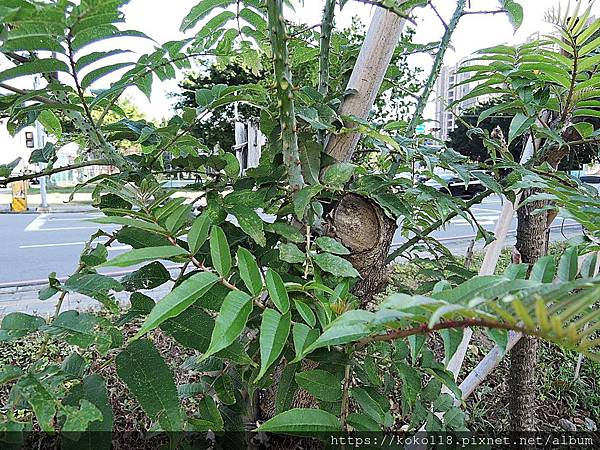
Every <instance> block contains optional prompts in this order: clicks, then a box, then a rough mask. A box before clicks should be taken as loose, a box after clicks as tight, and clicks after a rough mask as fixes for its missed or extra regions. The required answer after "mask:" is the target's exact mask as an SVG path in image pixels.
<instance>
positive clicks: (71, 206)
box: [0, 189, 93, 214]
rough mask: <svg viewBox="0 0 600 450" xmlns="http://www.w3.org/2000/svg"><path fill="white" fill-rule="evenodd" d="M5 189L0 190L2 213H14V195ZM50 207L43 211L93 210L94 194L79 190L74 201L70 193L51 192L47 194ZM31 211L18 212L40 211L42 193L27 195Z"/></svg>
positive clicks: (30, 212) (32, 212) (0, 211)
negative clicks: (12, 209) (12, 205)
mask: <svg viewBox="0 0 600 450" xmlns="http://www.w3.org/2000/svg"><path fill="white" fill-rule="evenodd" d="M7 191H8V190H7V189H3V190H2V191H0V214H7V213H12V211H11V209H10V204H11V201H12V195H11V193H10V191H8V192H7ZM47 199H48V209H47V210H45V211H43V212H89V211H92V210H93V207H92V194H91V193H85V192H81V193H80V192H78V193H76V194H75V195H74V196H73V201H71V202H69V201H68V200H69V194H65V193H50V194H48V196H47ZM27 203H28V206H29V211H27V212H25V213H18V214H35V213H38V212H40V211H38V208H39V206H40V204H41V203H42V198H41V195H40V194H30V195H28V196H27Z"/></svg>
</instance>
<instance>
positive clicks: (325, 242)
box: [315, 236, 350, 255]
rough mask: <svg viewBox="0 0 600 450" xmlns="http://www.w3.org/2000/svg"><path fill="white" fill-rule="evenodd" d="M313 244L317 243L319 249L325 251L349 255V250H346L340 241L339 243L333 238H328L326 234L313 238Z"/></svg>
mask: <svg viewBox="0 0 600 450" xmlns="http://www.w3.org/2000/svg"><path fill="white" fill-rule="evenodd" d="M315 244H317V246H318V247H319V248H320V249H321V250H323V251H325V252H329V253H333V254H335V255H349V254H350V250H348V249H347V248H346V247H344V246H343V245H342V244H341V243H339V242H338V241H336V240H335V239H333V238H330V237H328V236H320V237H318V238H317V239H316V240H315Z"/></svg>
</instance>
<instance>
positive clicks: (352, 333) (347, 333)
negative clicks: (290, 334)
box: [303, 324, 369, 355]
mask: <svg viewBox="0 0 600 450" xmlns="http://www.w3.org/2000/svg"><path fill="white" fill-rule="evenodd" d="M368 334H369V330H368V328H367V327H366V326H365V325H362V324H354V325H337V324H332V325H331V327H330V328H328V329H327V330H325V332H323V334H322V335H321V336H319V338H318V339H317V340H316V341H315V342H314V343H312V344H311V345H309V346H308V347H307V348H305V349H304V352H303V355H308V354H309V353H311V352H312V351H314V350H316V349H318V348H321V347H327V346H329V345H342V344H348V343H350V342H354V341H357V340H359V339H361V338H363V337H365V336H367V335H368Z"/></svg>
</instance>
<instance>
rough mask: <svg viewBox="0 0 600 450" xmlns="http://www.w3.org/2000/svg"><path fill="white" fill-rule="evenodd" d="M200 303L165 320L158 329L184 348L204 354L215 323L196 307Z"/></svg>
mask: <svg viewBox="0 0 600 450" xmlns="http://www.w3.org/2000/svg"><path fill="white" fill-rule="evenodd" d="M200 303H202V302H201V301H200V302H198V303H195V304H193V305H192V306H190V307H189V308H188V309H186V310H185V311H183V312H182V313H181V314H179V315H178V316H176V317H173V318H171V319H169V320H166V321H165V322H163V323H162V324H161V326H160V328H161V330H163V331H164V332H165V333H168V334H169V335H170V336H172V337H173V338H174V339H175V340H176V341H177V342H179V343H180V344H181V345H183V346H184V347H187V348H193V349H195V350H198V351H199V352H205V351H206V350H207V349H208V346H209V344H210V337H211V335H212V331H213V328H214V326H215V321H214V319H213V318H212V317H211V316H209V315H208V314H207V313H206V312H205V311H204V310H203V309H202V308H201V307H200V306H198V304H200Z"/></svg>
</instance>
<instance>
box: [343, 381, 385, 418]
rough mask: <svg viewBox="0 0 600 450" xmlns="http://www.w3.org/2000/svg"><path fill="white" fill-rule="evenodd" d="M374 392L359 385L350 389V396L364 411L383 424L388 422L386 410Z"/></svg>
mask: <svg viewBox="0 0 600 450" xmlns="http://www.w3.org/2000/svg"><path fill="white" fill-rule="evenodd" d="M372 394H373V392H371V391H368V390H367V389H363V388H359V387H355V388H352V389H351V390H350V396H351V397H352V398H353V399H354V400H355V401H356V402H357V403H358V404H359V405H360V407H361V409H362V410H363V412H364V413H365V414H367V415H368V416H369V417H370V418H371V419H373V420H374V421H376V422H377V423H379V424H382V425H383V424H384V423H385V422H386V411H385V410H384V409H383V407H382V405H380V404H379V402H378V401H377V400H376V399H375V398H373V396H372Z"/></svg>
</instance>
